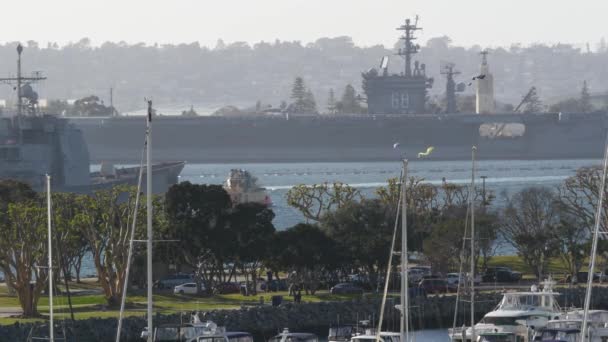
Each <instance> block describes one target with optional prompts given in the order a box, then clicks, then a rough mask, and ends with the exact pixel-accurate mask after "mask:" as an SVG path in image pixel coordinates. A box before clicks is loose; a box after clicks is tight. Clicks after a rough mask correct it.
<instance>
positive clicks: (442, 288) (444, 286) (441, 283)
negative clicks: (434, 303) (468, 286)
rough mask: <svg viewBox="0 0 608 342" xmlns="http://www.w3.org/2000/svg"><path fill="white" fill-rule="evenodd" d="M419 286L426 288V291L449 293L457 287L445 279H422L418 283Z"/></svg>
mask: <svg viewBox="0 0 608 342" xmlns="http://www.w3.org/2000/svg"><path fill="white" fill-rule="evenodd" d="M418 288H420V289H422V290H424V292H425V293H448V292H454V291H455V288H454V287H453V286H451V285H450V284H448V282H447V281H446V280H445V279H422V280H421V281H420V283H419V284H418Z"/></svg>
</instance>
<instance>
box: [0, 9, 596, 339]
mask: <svg viewBox="0 0 608 342" xmlns="http://www.w3.org/2000/svg"><path fill="white" fill-rule="evenodd" d="M59 1H63V0H59ZM109 1H114V0H109ZM269 1H274V0H269ZM313 2H314V1H313ZM124 5H125V6H126V5H127V4H126V3H125V4H124ZM325 5H326V6H327V7H328V8H329V6H330V4H329V3H327V4H325ZM149 6H156V5H155V4H152V3H150V4H149ZM167 6H169V5H167ZM175 6H177V5H175ZM201 6H202V5H201ZM214 6H219V4H215V5H204V6H203V8H205V9H209V8H213V7H214ZM258 6H259V7H260V9H261V8H265V10H266V11H269V10H272V9H273V8H269V7H264V6H267V5H264V4H259V5H258ZM293 6H296V5H295V4H294V5H293ZM297 6H301V5H300V4H297ZM297 6H296V7H297ZM356 6H358V5H357V4H354V3H353V4H351V7H352V8H355V7H356ZM378 6H380V4H378ZM463 6H464V5H463ZM169 7H171V6H169ZM169 7H167V8H169ZM294 8H295V7H294ZM256 10H259V9H255V10H253V9H252V10H251V12H256ZM199 12H200V13H203V12H204V11H199ZM367 12H369V13H368V15H367V16H368V18H369V19H371V18H372V17H373V16H374V15H373V14H372V13H371V12H370V11H367ZM117 13H118V12H117ZM205 13H206V12H205ZM294 13H295V12H294ZM294 13H290V15H291V16H292V17H293V20H294V21H295V20H296V19H297V16H294V15H293V14H294ZM328 13H329V11H328ZM332 13H333V12H332ZM475 13H478V12H475ZM389 14H390V13H389ZM146 15H149V13H146ZM283 15H284V14H283ZM332 15H333V14H332ZM217 16H218V18H219V17H223V16H224V17H225V13H224V14H220V13H218V14H217ZM321 17H322V16H319V20H321V19H320V18H321ZM342 17H343V18H342V19H341V20H347V19H348V17H349V16H344V15H342ZM116 18H117V20H118V17H116ZM153 18H154V16H153V15H151V16H150V19H151V20H154V19H153ZM260 18H261V17H260ZM269 18H270V17H269ZM242 19H243V18H241V20H242ZM256 20H257V22H256V25H258V27H259V28H261V27H263V26H264V25H266V24H267V23H266V20H259V18H258V17H256ZM384 20H386V19H384ZM399 20H400V22H399V24H398V26H397V28H396V31H397V32H398V36H397V35H396V37H394V38H395V40H396V44H393V45H392V49H393V50H391V54H390V55H386V52H387V51H388V50H387V49H385V48H384V47H383V46H379V47H377V49H376V53H377V54H378V56H375V57H374V59H372V58H367V59H364V60H361V61H358V62H359V63H361V62H363V63H365V65H366V66H365V68H361V70H360V71H358V72H357V73H356V75H355V76H356V77H357V79H358V82H360V86H359V84H356V85H355V86H353V85H352V84H350V83H345V85H344V91H343V94H342V95H341V96H336V93H335V92H334V89H333V88H331V87H330V86H331V84H330V83H331V82H327V80H325V81H324V82H320V81H319V80H315V79H314V78H313V77H312V76H311V75H313V74H315V72H316V70H314V64H313V63H312V62H313V60H312V57H311V56H313V54H311V55H310V56H300V55H292V54H290V53H285V54H284V55H283V54H282V55H281V58H283V59H285V61H291V60H292V59H294V58H296V57H297V59H298V60H301V65H300V66H299V67H298V68H297V70H295V69H294V70H289V73H293V83H292V85H291V89H287V87H288V86H286V84H287V83H286V82H287V80H285V79H282V80H280V81H279V82H277V83H276V87H277V88H276V89H275V90H274V91H273V92H271V93H272V95H271V93H267V94H266V95H264V96H265V97H264V98H261V97H260V98H259V99H258V100H257V101H256V103H255V106H254V107H251V108H242V109H239V108H238V107H236V106H234V105H232V104H230V103H227V102H226V103H223V107H221V108H219V109H218V110H216V111H215V112H213V113H212V114H211V115H199V114H198V113H197V112H196V110H195V109H194V105H192V104H190V105H189V108H190V109H189V110H183V111H182V112H181V115H166V114H165V113H163V112H162V110H160V109H159V108H161V106H163V105H164V104H163V103H162V101H160V102H161V103H160V104H158V103H156V102H155V101H153V97H154V95H155V94H158V93H159V92H160V93H164V92H166V91H170V90H171V89H181V91H183V90H184V89H187V91H186V92H187V93H188V96H186V97H182V95H180V94H179V92H178V91H174V93H173V94H172V95H171V98H172V99H173V100H175V101H183V99H184V98H188V97H189V96H196V97H199V98H203V97H206V96H208V94H207V92H209V91H210V89H211V88H209V89H208V88H206V87H200V86H197V85H196V84H198V83H197V82H198V81H200V80H201V79H205V80H207V81H206V82H207V83H211V80H212V79H213V77H211V76H212V75H206V74H205V73H204V72H202V71H201V70H203V69H204V68H202V67H201V65H203V64H204V65H206V64H208V63H210V62H211V61H210V60H208V59H206V58H207V57H208V55H207V52H209V51H213V53H216V52H217V53H221V54H222V55H221V58H219V59H218V60H215V61H213V63H216V64H217V66H218V70H222V68H221V64H222V63H229V62H231V60H233V59H234V60H242V65H240V66H241V67H242V68H241V67H239V68H238V69H239V70H234V71H230V72H234V73H237V74H240V75H241V76H242V80H241V81H240V82H241V83H242V84H247V86H244V85H234V84H228V83H226V84H219V85H218V84H213V85H214V86H221V87H223V91H224V92H225V93H226V94H228V93H230V92H232V91H233V90H235V89H247V87H249V86H253V87H260V88H262V87H261V85H260V84H258V83H257V81H256V80H253V79H251V78H250V77H252V76H251V75H253V71H257V70H256V68H260V69H263V70H266V71H265V72H266V73H277V75H279V74H280V73H281V72H283V73H284V72H285V70H282V69H284V65H283V64H280V63H278V64H276V65H275V64H274V63H273V62H270V61H271V60H273V59H272V58H274V56H270V55H271V54H269V56H267V57H268V61H269V62H267V63H266V64H264V65H263V66H261V65H253V64H251V65H249V64H247V62H246V60H247V58H248V57H247V56H248V55H249V54H252V53H253V52H256V53H257V51H258V50H260V49H263V48H264V46H265V47H266V48H267V51H269V52H270V51H272V49H273V48H274V47H276V46H279V45H281V44H283V45H290V44H291V45H290V46H292V47H295V46H301V42H300V41H294V42H292V43H289V42H281V41H279V40H278V39H277V40H276V41H275V43H274V44H272V43H271V44H267V43H264V42H261V43H259V44H257V45H253V46H250V45H249V43H248V42H236V43H231V44H229V45H226V44H225V43H224V42H223V40H221V39H220V40H218V42H217V47H215V48H213V49H211V48H208V47H202V48H201V46H200V45H199V43H198V42H195V43H193V44H191V45H186V44H182V45H180V50H176V51H177V52H175V51H174V52H175V55H174V56H172V58H170V59H168V60H164V61H163V62H162V63H156V64H155V66H154V68H152V69H151V70H146V73H149V74H150V76H151V77H152V80H153V81H152V82H150V81H148V83H142V84H140V88H141V89H140V92H141V93H142V94H143V95H144V101H143V102H142V103H145V105H146V111H145V113H143V115H127V114H125V113H126V112H124V113H121V111H120V110H119V109H117V108H116V107H115V102H114V99H115V95H117V96H120V95H119V94H120V91H121V87H124V88H122V89H127V88H130V87H132V85H131V84H130V82H131V83H137V82H136V81H137V80H129V79H126V78H124V77H123V76H124V75H127V74H128V72H129V71H130V70H118V69H119V68H118V67H117V70H104V71H102V72H100V71H99V70H97V69H94V68H91V69H90V70H87V71H86V74H87V75H88V76H87V77H100V76H103V75H101V74H102V73H108V74H114V75H115V76H114V77H115V79H113V80H112V85H110V88H109V89H110V91H109V101H107V102H104V101H105V100H104V98H102V97H101V96H100V95H99V94H95V93H92V94H88V93H89V92H99V89H88V88H86V87H83V86H82V85H83V84H85V83H82V84H79V83H73V84H72V83H70V82H68V81H67V80H63V79H61V78H57V76H58V75H61V73H57V70H56V69H53V66H52V65H45V67H49V69H50V70H51V72H50V73H49V75H53V76H54V77H49V78H48V79H47V76H46V74H45V73H44V72H42V71H39V70H36V71H32V72H29V71H26V70H30V69H32V67H34V66H32V65H31V64H34V63H36V62H41V60H42V59H41V58H39V57H40V51H42V50H45V49H44V48H40V47H39V46H38V43H36V42H35V41H28V42H27V44H25V45H24V44H22V43H20V42H18V41H16V42H15V43H6V45H11V46H13V45H14V50H15V52H16V54H14V52H13V54H12V56H13V57H14V58H15V60H16V74H15V75H8V76H7V77H4V78H0V84H3V85H8V86H9V87H8V88H9V90H10V94H11V95H10V97H9V98H8V99H6V100H5V99H0V342H3V341H11V342H12V341H27V342H36V341H42V340H44V341H51V342H55V341H64V342H68V341H70V342H71V341H74V342H76V341H78V342H87V341H115V342H121V341H146V342H163V341H164V342H426V341H431V342H435V341H438V342H534V341H541V342H542V341H546V342H606V341H608V286H606V283H607V282H608V254H607V252H606V251H607V245H606V243H605V242H604V241H603V240H604V235H605V234H608V223H607V220H606V211H607V210H608V206H607V205H606V204H605V203H606V198H605V196H606V194H608V189H607V180H608V114H607V113H608V105H607V104H608V95H598V94H593V96H592V95H591V94H590V91H589V86H588V84H587V80H585V79H582V80H581V84H582V88H581V89H580V94H578V95H577V96H578V97H570V98H564V99H559V100H555V101H553V102H554V103H551V104H548V105H546V104H543V103H542V102H541V100H540V98H539V94H541V95H545V94H543V93H542V90H541V89H539V88H537V86H536V84H531V85H530V84H528V83H529V82H528V83H526V82H524V81H520V82H517V84H518V87H519V88H518V89H516V90H509V92H511V93H512V92H515V91H516V92H519V93H521V99H520V100H519V101H517V102H514V103H505V102H503V98H501V96H502V95H503V94H504V93H505V89H504V86H503V85H502V84H501V83H500V82H501V79H507V78H513V77H520V78H521V80H530V79H532V80H537V77H538V75H536V74H534V75H532V74H531V73H523V74H522V75H514V71H512V70H508V72H505V70H506V69H504V68H503V67H502V66H501V65H499V63H501V61H503V58H504V55H505V54H507V53H508V54H513V53H519V52H517V51H519V50H521V46H520V47H518V46H516V45H513V46H512V47H511V48H510V49H509V51H508V52H507V50H506V49H504V48H499V47H498V48H491V49H489V48H481V47H480V46H478V45H476V46H475V48H474V50H475V51H476V54H475V56H477V58H476V59H475V60H470V61H468V62H467V63H468V64H470V65H468V66H466V69H464V68H462V66H460V65H457V64H456V63H454V62H451V61H446V60H441V61H440V62H439V65H436V66H435V65H433V66H432V67H433V69H436V70H432V69H431V67H430V66H429V64H427V63H425V59H429V60H435V59H436V57H437V56H433V54H443V53H446V52H447V51H449V50H450V49H454V47H453V46H450V44H451V40H450V38H448V37H447V36H444V37H438V38H431V39H429V40H428V42H427V44H426V45H420V44H418V41H419V39H420V38H421V35H422V34H423V30H422V26H421V23H422V21H421V20H420V17H419V16H418V15H414V16H412V17H411V18H404V19H399ZM150 22H153V21H150ZM244 22H245V21H244ZM370 22H371V21H370ZM335 23H336V22H334V24H335ZM138 24H139V23H138ZM163 24H164V22H163ZM198 24H200V25H202V24H204V23H202V22H201V23H198ZM358 24H361V23H358ZM0 25H2V24H0ZM463 25H464V23H463ZM133 26H134V27H133V29H134V31H136V27H135V25H133ZM138 26H139V25H138ZM370 26H371V25H368V26H365V27H370ZM452 26H453V25H452ZM74 27H78V26H77V25H74ZM109 28H110V27H108V29H109ZM452 28H454V27H452ZM219 29H220V30H227V27H219ZM287 29H288V27H283V30H287ZM476 30H477V31H482V30H479V27H477V28H476ZM167 32H169V30H168V29H167ZM124 33H125V34H126V33H127V31H126V30H125V32H124ZM481 33H483V32H478V34H481ZM12 39H15V38H12ZM324 39H325V40H323V39H321V40H318V41H316V42H315V43H310V44H308V45H307V47H306V48H307V49H310V48H314V49H318V50H322V51H323V53H326V54H328V55H327V56H326V58H328V59H330V60H331V61H332V63H334V64H335V65H334V66H333V67H334V68H337V69H340V71H339V74H340V77H342V81H344V77H346V78H348V79H351V77H352V75H343V73H344V72H345V70H348V69H346V68H342V66H341V65H345V64H348V63H350V62H351V61H352V60H353V59H355V57H356V56H344V55H340V54H339V53H338V51H339V50H340V49H339V48H337V45H335V42H336V41H339V42H341V43H340V44H343V45H348V46H349V48H351V50H352V48H359V47H357V46H356V45H355V44H354V43H353V40H352V39H351V38H350V37H338V38H324ZM603 44H604V46H603V47H601V48H599V47H598V51H592V50H591V48H590V46H589V44H587V47H586V52H581V50H580V49H573V48H572V46H571V45H568V44H566V45H565V46H566V47H570V48H571V49H572V51H573V52H572V53H573V54H574V53H576V54H586V56H587V57H589V58H591V57H594V56H596V55H598V56H599V55H600V54H602V53H603V54H606V53H608V46H606V43H605V42H603ZM0 45H1V44H0ZM55 45H56V44H55ZM55 45H53V44H51V43H48V47H47V48H46V50H53V51H55V52H56V54H57V56H58V57H57V58H59V59H60V60H65V59H71V58H74V56H76V55H78V53H80V52H82V51H88V52H90V56H94V55H95V53H96V50H101V49H107V48H108V46H110V47H113V48H116V49H117V50H121V49H123V48H124V47H129V46H130V45H129V43H126V42H125V41H121V42H120V43H117V44H115V43H112V42H106V43H103V45H101V46H92V45H91V41H90V40H89V39H88V38H87V39H86V40H81V41H80V42H78V43H77V44H72V43H70V45H69V46H66V47H62V48H59V47H58V46H55ZM235 46H236V47H240V48H238V49H235ZM442 46H443V48H442ZM136 47H137V54H136V55H126V54H125V56H120V58H119V59H123V58H124V59H131V60H132V61H134V62H133V63H132V67H133V68H140V67H141V68H142V69H149V68H145V67H144V65H145V63H147V62H148V61H150V60H154V58H155V57H154V56H153V55H155V54H160V53H165V52H166V51H167V50H171V49H172V45H170V44H161V45H159V44H158V43H156V42H155V43H154V45H147V44H146V43H141V44H137V45H136ZM537 47H538V48H539V49H541V48H542V47H543V45H542V44H539V45H538V46H537ZM566 47H564V45H561V44H558V45H555V46H552V47H551V49H553V51H558V50H560V49H562V50H563V49H566ZM201 49H202V50H204V51H205V53H200V54H198V55H196V58H191V57H186V56H190V55H189V54H191V52H192V51H195V52H196V51H202V50H201ZM366 49H367V48H366ZM472 49H473V48H467V49H462V51H465V50H466V51H468V50H472ZM518 49H519V50H518ZM46 50H45V53H46V52H48V51H46ZM296 50H297V49H294V50H293V51H296ZM600 50H601V51H603V52H601V51H600ZM235 51H237V52H236V53H235ZM438 51H439V52H438ZM560 51H561V50H560ZM395 56H396V57H395ZM270 57H272V58H270ZM91 58H93V57H91ZM395 59H396V60H397V62H395ZM372 60H375V62H374V63H371V61H372ZM573 60H574V59H573ZM135 61H138V62H139V63H137V62H135ZM115 62H116V65H119V64H120V63H122V61H120V62H119V61H118V60H117V61H115ZM378 62H379V63H378ZM543 62H544V61H543ZM547 62H548V61H547ZM96 63H97V65H102V64H103V63H105V61H103V63H102V61H97V62H96ZM200 63H202V64H200ZM140 64H141V65H140ZM520 64H521V66H520V68H519V69H518V70H523V69H525V68H532V69H534V68H536V69H541V66H538V65H537V66H534V67H531V65H533V64H534V62H531V61H529V60H526V59H525V58H521V61H520ZM541 64H542V63H541ZM177 65H179V66H180V67H183V68H185V69H187V70H188V74H185V75H182V74H180V73H174V75H173V76H172V78H171V79H163V78H162V77H161V76H160V75H162V74H163V72H162V70H161V69H163V68H169V67H170V68H175V67H176V66H177ZM473 65H474V69H471V66H473ZM547 65H549V63H547ZM437 67H438V68H437ZM546 69H550V67H549V66H546ZM74 70H75V72H77V73H83V74H85V72H84V69H83V68H82V66H81V65H78V63H77V62H76V58H74ZM462 70H468V71H466V72H463V71H462ZM470 70H475V71H474V72H473V73H470ZM581 70H582V69H581ZM554 71H555V72H560V71H561V70H557V69H555V68H554ZM218 73H221V72H220V71H218ZM224 73H225V72H224ZM249 73H251V75H248V74H249ZM64 74H65V73H64ZM531 75H532V76H531ZM576 75H580V76H581V77H583V76H589V75H584V73H583V72H580V73H577V74H576ZM64 76H66V78H67V77H68V76H69V75H67V74H66V75H64ZM146 76H148V75H146ZM215 76H217V75H215ZM225 76H226V77H227V75H220V76H219V78H220V79H223V77H225ZM283 77H284V76H283ZM332 77H336V76H335V75H334V76H332ZM142 79H143V77H142ZM146 79H149V78H146ZM342 81H341V82H342ZM511 81H512V80H511ZM46 82H59V83H61V85H62V87H65V88H66V89H65V90H66V91H67V93H69V94H70V95H72V94H77V95H78V96H79V97H80V98H78V99H67V98H66V99H63V98H56V99H50V100H48V99H43V98H41V96H47V95H49V96H51V97H57V95H56V93H53V92H49V94H46V93H45V88H44V86H43V83H46ZM215 82H216V83H222V82H218V81H217V80H216V81H215ZM249 83H250V84H249ZM495 83H496V85H495ZM182 86H185V87H186V88H183V87H182ZM241 86H242V87H243V88H241ZM437 87H441V88H442V89H440V90H437ZM115 88H116V90H117V91H118V92H117V93H115ZM232 88H235V89H232ZM317 88H318V89H322V90H323V91H326V92H327V104H326V105H321V104H320V103H317V101H316V100H315V91H316V89H317ZM39 92H40V94H39ZM287 92H289V95H288V100H287V99H286V98H285V99H284V97H285V94H286V93H287ZM144 93H145V94H144ZM0 94H1V92H0ZM83 94H86V95H83ZM259 94H262V92H260V93H259ZM437 94H439V95H437ZM247 96H249V95H247ZM247 96H244V97H247ZM228 98H230V97H229V96H227V97H223V96H219V97H217V98H216V99H214V101H217V102H214V103H220V102H222V101H226V99H228ZM592 99H593V100H592ZM602 99H603V101H604V102H605V103H603V104H599V101H601V100H602ZM264 101H279V103H280V105H278V106H276V107H273V105H272V104H270V103H266V102H264ZM511 102H512V101H511ZM187 107H188V106H186V107H185V108H187ZM206 114H207V113H206ZM602 157H603V158H602Z"/></svg>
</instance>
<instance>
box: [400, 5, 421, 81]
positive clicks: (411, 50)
mask: <svg viewBox="0 0 608 342" xmlns="http://www.w3.org/2000/svg"><path fill="white" fill-rule="evenodd" d="M417 30H422V27H418V17H417V16H416V22H415V23H414V24H411V23H410V20H409V19H405V25H401V26H399V27H398V28H397V31H403V36H401V37H400V38H399V39H401V40H403V48H400V49H399V51H398V52H397V55H399V56H402V57H403V58H405V77H411V76H412V55H413V54H416V53H418V50H419V49H420V46H419V45H417V44H414V43H413V41H414V40H416V37H414V33H415V32H416V31H417Z"/></svg>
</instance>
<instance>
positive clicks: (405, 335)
mask: <svg viewBox="0 0 608 342" xmlns="http://www.w3.org/2000/svg"><path fill="white" fill-rule="evenodd" d="M406 187H407V159H403V179H402V180H401V198H402V200H401V206H402V207H401V324H400V327H399V328H400V329H399V333H400V338H401V339H400V341H402V342H407V341H408V339H409V330H410V327H409V300H408V299H409V298H408V297H409V296H408V295H409V291H408V274H407V261H408V260H407V197H406V195H407V193H406Z"/></svg>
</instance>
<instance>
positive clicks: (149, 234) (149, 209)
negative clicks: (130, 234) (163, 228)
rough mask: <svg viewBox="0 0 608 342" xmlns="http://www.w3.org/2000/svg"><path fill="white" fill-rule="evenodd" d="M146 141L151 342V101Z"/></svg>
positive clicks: (150, 341)
mask: <svg viewBox="0 0 608 342" xmlns="http://www.w3.org/2000/svg"><path fill="white" fill-rule="evenodd" d="M147 126H148V127H147V128H148V140H147V147H146V163H147V165H146V207H147V209H148V210H147V220H148V222H147V227H148V241H147V247H148V267H147V268H148V272H147V274H148V342H152V339H153V336H154V330H152V238H153V236H152V101H150V100H149V101H148V125H147Z"/></svg>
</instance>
